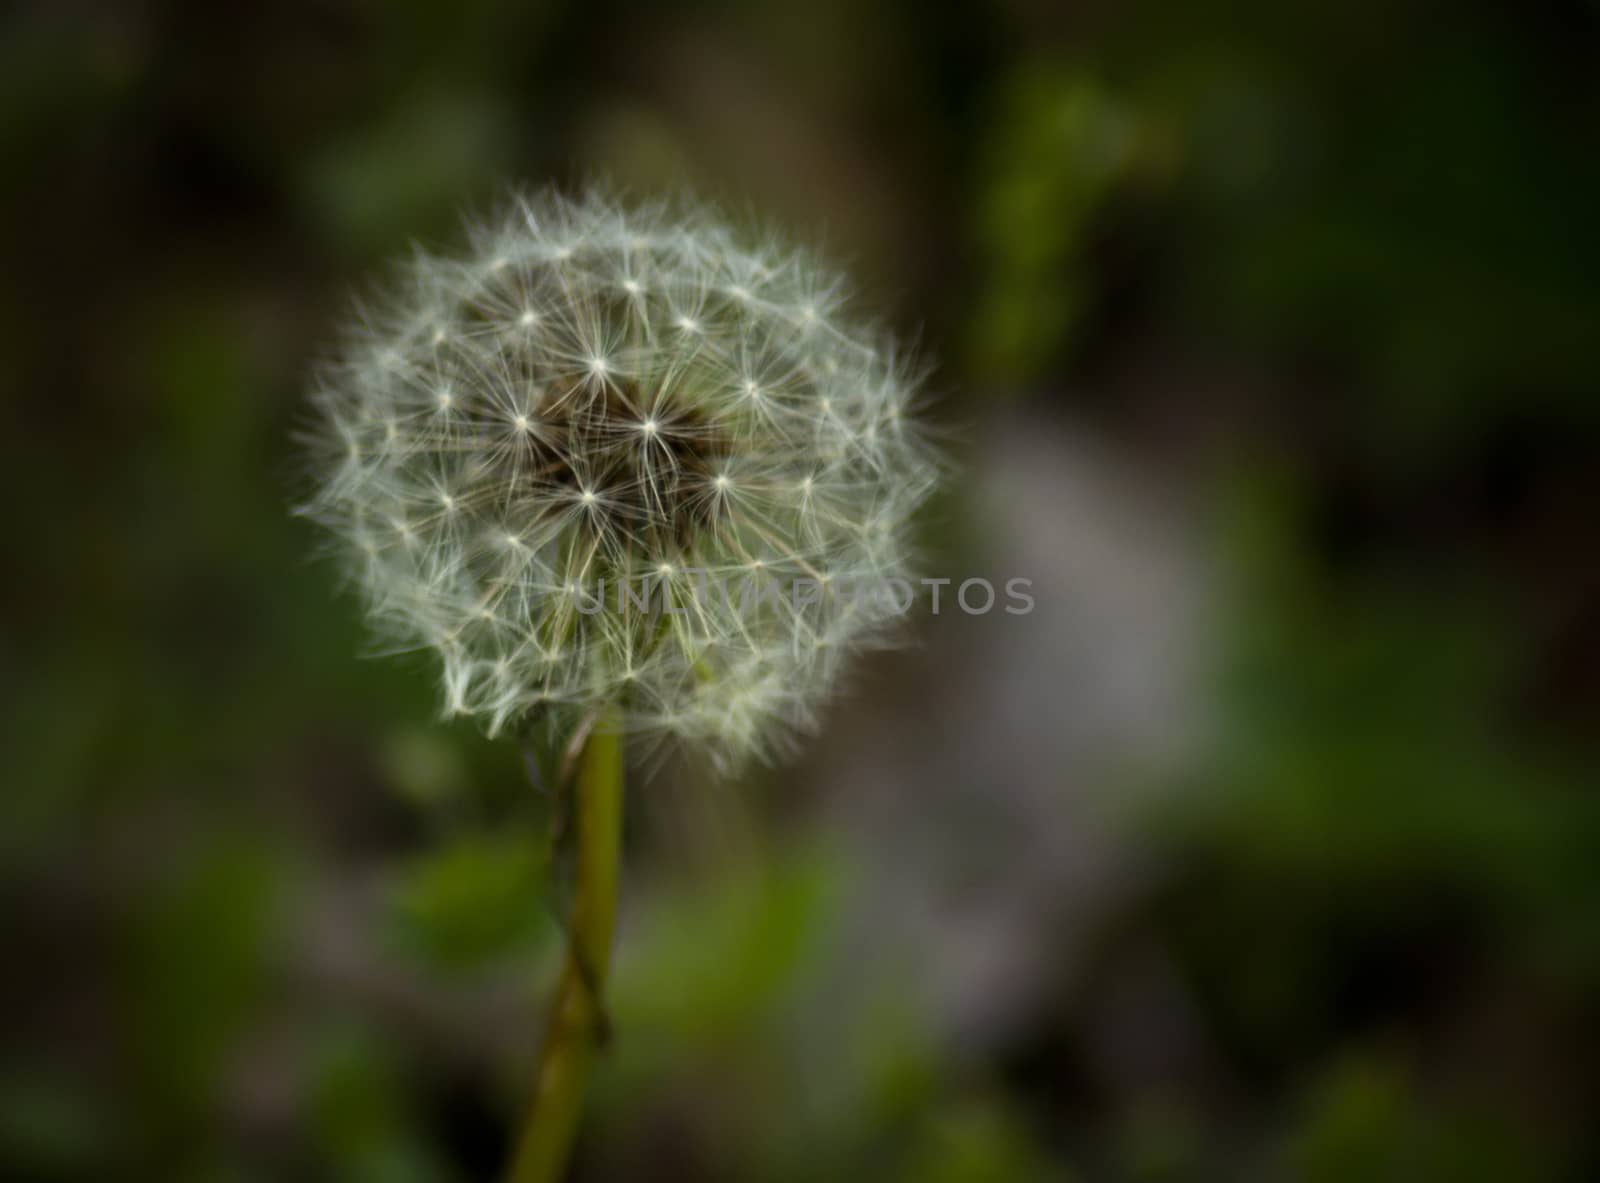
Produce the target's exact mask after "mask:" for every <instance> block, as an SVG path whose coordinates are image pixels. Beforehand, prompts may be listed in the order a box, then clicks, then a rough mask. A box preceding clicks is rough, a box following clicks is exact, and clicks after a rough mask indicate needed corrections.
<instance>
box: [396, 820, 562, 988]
mask: <svg viewBox="0 0 1600 1183" xmlns="http://www.w3.org/2000/svg"><path fill="white" fill-rule="evenodd" d="M548 871H549V868H548V865H547V861H546V857H545V853H544V850H543V848H542V846H541V844H540V842H539V841H538V840H537V839H536V838H535V837H533V836H531V835H527V836H524V835H521V834H512V835H488V834H475V835H469V836H466V837H462V838H457V839H455V840H453V841H451V842H450V843H449V844H448V845H446V846H444V847H443V848H442V849H440V850H438V851H435V852H430V853H428V854H425V855H422V856H420V857H419V858H417V859H415V860H413V861H412V862H411V863H410V865H408V866H407V867H405V868H404V869H403V870H402V871H401V872H400V873H399V875H398V876H397V882H396V883H395V885H394V887H393V890H392V893H391V897H390V898H391V919H392V931H393V935H394V938H395V940H396V941H397V942H398V943H399V944H400V945H402V946H403V947H404V948H406V949H408V950H410V951H411V952H412V953H413V954H414V955H415V956H416V957H417V958H418V959H420V960H421V961H423V962H424V963H426V964H428V965H430V966H433V967H434V968H437V969H444V970H469V969H476V968H480V967H482V966H484V965H486V964H489V963H491V962H493V961H494V960H496V959H497V958H501V957H505V956H507V955H509V954H512V953H517V952H523V951H526V950H528V949H529V948H531V947H532V946H533V945H534V944H535V943H536V942H537V941H539V940H540V939H541V938H543V937H544V936H546V935H547V934H548V933H549V931H550V928H551V924H550V912H549V904H548V901H547V895H546V893H547V891H548V886H549V885H548Z"/></svg>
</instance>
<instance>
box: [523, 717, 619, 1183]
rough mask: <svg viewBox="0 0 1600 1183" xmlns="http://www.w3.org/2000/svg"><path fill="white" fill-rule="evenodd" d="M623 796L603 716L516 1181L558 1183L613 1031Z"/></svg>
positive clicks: (611, 723)
mask: <svg viewBox="0 0 1600 1183" xmlns="http://www.w3.org/2000/svg"><path fill="white" fill-rule="evenodd" d="M622 792H623V760H622V734H621V729H620V728H619V727H618V726H617V723H616V720H615V718H613V717H611V716H610V715H607V716H602V717H601V718H600V720H599V721H598V722H597V723H596V724H595V726H594V729H593V730H592V731H591V732H590V733H589V738H588V740H587V742H585V743H584V746H583V753H582V755H581V756H579V758H578V773H577V783H576V785H575V786H574V789H573V795H574V803H573V808H574V813H575V815H576V826H577V834H576V839H577V866H576V871H575V880H576V882H575V884H574V891H573V900H572V923H571V927H570V929H569V930H568V933H567V956H566V960H565V961H564V962H563V963H562V966H561V979H560V982H559V984H558V985H557V987H556V1001H555V1007H554V1010H553V1011H552V1013H551V1016H550V1028H549V1031H548V1032H547V1033H546V1035H545V1041H544V1050H543V1052H542V1053H541V1055H540V1058H539V1072H538V1075H537V1077H536V1078H535V1080H534V1086H533V1102H532V1106H531V1108H530V1109H529V1112H528V1117H527V1120H526V1121H525V1123H524V1125H523V1128H522V1137H521V1141H520V1143H519V1145H518V1147H517V1154H516V1158H515V1159H514V1160H513V1162H512V1166H511V1172H510V1174H509V1175H508V1176H507V1179H508V1183H555V1181H556V1180H558V1179H560V1178H561V1176H562V1173H563V1172H564V1171H565V1169H566V1164H567V1158H568V1156H569V1155H570V1154H571V1152H572V1143H573V1139H574V1137H575V1136H576V1134H577V1131H578V1118H579V1116H580V1114H581V1113H582V1111H583V1092H584V1084H585V1081H586V1080H587V1079H588V1075H589V1064H590V1061H591V1060H592V1059H593V1058H594V1053H595V1051H596V1049H597V1048H598V1047H599V1045H600V1044H601V1043H602V1042H603V1041H604V1038H605V1031H606V1020H605V1006H604V1003H603V1001H602V992H603V990H604V988H605V981H606V972H607V970H608V969H609V968H610V964H611V937H612V932H613V930H614V929H615V928H616V919H617V883H618V880H619V879H620V874H621V851H622Z"/></svg>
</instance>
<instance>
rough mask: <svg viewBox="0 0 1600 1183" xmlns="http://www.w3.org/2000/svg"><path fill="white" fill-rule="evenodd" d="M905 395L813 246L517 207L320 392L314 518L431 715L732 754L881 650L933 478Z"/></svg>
mask: <svg viewBox="0 0 1600 1183" xmlns="http://www.w3.org/2000/svg"><path fill="white" fill-rule="evenodd" d="M915 386H916V382H915V376H914V375H913V374H912V373H911V372H910V371H908V369H907V367H906V365H905V363H904V362H903V360H902V357H901V355H900V354H899V353H898V352H897V351H896V350H895V348H894V347H893V345H892V343H890V342H889V341H887V340H886V339H885V338H884V337H882V336H881V335H880V334H878V333H877V332H875V331H872V330H871V329H869V328H867V327H864V326H863V325H862V324H860V323H858V322H855V321H852V320H851V319H850V317H849V315H848V313H847V310H846V307H845V298H844V284H843V281H842V280H841V278H840V277H839V276H838V275H836V274H834V273H833V272H831V271H829V270H828V269H827V268H825V267H824V266H823V265H822V264H820V263H819V262H818V261H816V260H815V259H814V258H812V257H811V256H810V255H808V254H805V253H803V252H800V251H796V250H792V249H787V248H784V247H781V246H779V245H777V244H775V243H773V242H770V241H765V242H746V241H744V240H743V239H741V238H740V236H739V235H737V234H736V233H735V232H734V231H733V230H732V229H730V228H729V227H728V226H726V225H724V224H723V223H722V222H720V221H719V220H718V219H717V218H716V216H714V215H713V214H711V213H710V212H708V211H705V210H703V209H699V208H692V207H667V206H661V205H655V206H644V207H637V206H635V207H629V206H624V205H621V204H618V203H616V202H615V201H613V200H611V199H610V198H608V197H606V196H602V195H595V194H590V195H588V196H585V197H583V198H581V199H579V200H575V201H574V200H566V199H563V198H561V197H558V196H556V195H553V194H550V193H540V194H537V195H529V196H522V197H518V198H515V199H513V200H512V201H510V202H509V203H507V205H506V206H505V207H504V209H503V210H502V211H501V212H500V213H498V214H497V215H496V216H494V217H493V218H491V219H490V220H488V221H485V222H482V223H479V224H476V225H474V226H473V228H472V233H471V246H470V251H469V252H468V253H467V254H466V256H465V257H464V258H449V257H442V256H438V255H434V254H429V253H418V254H416V255H415V256H414V257H413V258H412V259H411V260H410V262H409V263H408V264H407V265H406V266H405V267H404V268H403V269H402V273H401V276H400V277H399V282H397V283H396V284H395V285H394V286H393V288H392V290H391V291H389V292H388V293H387V295H385V296H384V297H382V298H381V299H380V300H379V301H377V302H376V303H375V305H374V307H372V308H370V309H367V310H365V311H364V312H363V313H362V315H361V316H360V317H359V318H358V321H357V323H356V324H355V325H354V326H353V327H352V328H351V329H350V330H349V331H348V332H347V333H346V334H345V336H344V337H343V339H342V343H341V344H340V346H339V348H338V349H337V351H336V354H335V356H334V357H333V358H332V359H331V361H330V362H329V363H328V364H327V365H325V366H324V367H323V368H322V369H321V371H320V373H319V375H318V378H317V385H316V389H315V392H314V395H313V407H314V415H313V424H312V427H311V430H310V436H311V439H312V442H313V444H314V452H315V457H316V458H315V462H314V474H315V482H316V484H315V490H314V493H313V495H312V496H311V497H310V498H309V500H308V502H307V504H306V506H305V512H306V513H308V514H309V515H310V516H311V517H313V518H315V519H316V520H318V521H319V522H321V523H322V524H324V525H325V526H326V527H328V529H329V530H330V531H331V532H332V534H333V535H334V536H335V538H336V539H337V542H338V547H339V549H340V550H341V551H342V553H343V555H344V556H345V557H346V558H347V559H348V560H349V561H350V563H351V566H352V571H353V575H354V578H355V580H356V582H357V583H358V584H359V586H360V589H361V592H362V594H363V597H364V600H365V604H366V608H367V611H368V615H369V617H370V619H371V622H372V623H373V625H374V626H375V628H376V630H377V631H378V633H379V634H380V635H381V636H382V637H383V638H385V640H386V641H388V642H389V643H390V644H392V645H393V646H394V647H395V648H406V649H425V650H431V651H432V652H433V653H435V654H436V655H437V658H438V661H439V668H440V682H441V686H442V695H443V702H444V709H445V710H446V711H447V712H448V713H450V714H457V715H469V716H474V717H476V718H477V719H479V720H481V721H482V723H483V724H484V726H485V728H486V730H487V731H488V732H489V733H490V734H494V733H497V732H499V731H501V730H503V729H508V728H519V729H520V728H525V727H529V726H534V725H539V724H547V725H550V726H552V727H554V728H556V729H557V730H560V729H566V730H568V731H570V730H571V728H572V726H573V725H574V723H573V721H574V720H576V719H581V718H584V717H590V716H592V715H594V714H595V713H596V712H598V711H601V710H606V711H609V712H614V714H615V717H617V718H618V719H620V722H621V726H622V729H623V730H624V731H625V732H626V733H627V734H628V735H638V736H656V737H668V736H670V737H679V738H683V739H687V740H690V741H693V742H696V743H699V744H702V745H704V746H705V747H706V748H707V749H708V750H710V751H711V752H712V753H713V755H715V756H716V757H717V758H718V759H719V760H720V761H722V762H723V763H725V764H731V763H736V762H738V761H739V760H741V759H742V758H744V757H746V756H748V755H750V754H752V753H760V752H765V751H767V750H769V749H770V748H771V746H772V745H773V744H774V743H775V742H781V741H782V740H783V739H784V738H785V737H786V736H789V735H792V734H794V732H795V731H796V730H798V729H803V728H806V727H808V726H809V725H811V724H812V723H813V722H814V719H815V716H816V711H817V708H818V706H819V704H820V703H821V702H822V701H823V700H824V699H825V698H826V696H827V695H828V693H829V691H830V689H831V688H832V687H833V686H834V685H835V683H836V681H837V679H838V678H839V676H840V673H841V670H842V667H843V665H844V664H845V660H846V658H847V657H848V655H849V654H850V653H851V652H852V651H853V650H856V649H859V648H861V647H863V646H865V645H869V644H872V643H874V642H878V641H881V640H882V639H883V638H884V637H885V636H886V635H889V633H890V632H891V626H892V625H893V624H894V618H895V615H896V614H895V612H894V607H893V603H892V600H893V597H885V596H881V595H872V594H860V590H859V589H863V588H867V589H871V588H881V587H883V586H885V585H887V584H889V583H892V582H893V581H895V580H903V579H904V578H905V577H906V576H907V574H908V538H907V532H908V523H909V522H910V519H911V516H912V513H913V511H914V510H915V509H916V508H917V507H918V506H919V505H920V504H921V503H922V502H923V501H924V499H925V498H926V497H927V496H928V494H929V493H930V491H931V490H932V488H933V486H934V484H935V476H936V465H935V462H934V458H933V455H932V452H931V450H930V448H929V447H928V445H927V443H926V441H925V439H924V437H923V435H922V434H921V432H920V430H919V426H918V423H917V420H916V416H915V414H914V413H913V406H912V400H913V397H914V394H915Z"/></svg>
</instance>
